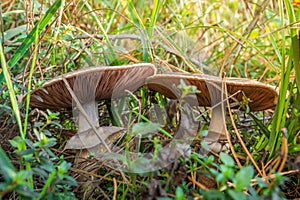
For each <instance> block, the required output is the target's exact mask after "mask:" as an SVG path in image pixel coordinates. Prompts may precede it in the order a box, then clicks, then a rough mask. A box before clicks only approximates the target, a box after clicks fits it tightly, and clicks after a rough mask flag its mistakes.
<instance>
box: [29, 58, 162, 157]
mask: <svg viewBox="0 0 300 200" xmlns="http://www.w3.org/2000/svg"><path fill="white" fill-rule="evenodd" d="M155 72H156V69H155V67H154V65H152V64H148V63H140V64H132V65H124V66H111V67H89V68H85V69H81V70H78V71H74V72H71V73H68V74H64V75H62V76H59V77H57V78H54V79H52V80H50V81H48V82H46V83H45V84H44V85H43V87H42V88H40V89H37V90H34V91H33V92H32V93H31V99H30V106H31V107H35V108H39V109H52V110H58V109H61V108H72V105H73V107H74V106H75V114H76V115H77V116H78V131H77V134H76V135H75V136H73V138H71V139H70V140H69V141H71V142H72V144H70V143H69V144H67V145H66V146H67V148H68V147H70V148H74V149H85V148H92V147H93V146H96V145H98V144H100V143H102V144H103V143H104V145H105V148H106V149H107V150H108V151H110V149H109V147H108V146H107V145H106V144H105V142H104V140H105V139H106V138H108V137H109V135H110V134H112V132H119V131H121V129H114V128H113V129H112V128H111V127H104V128H100V127H99V121H98V109H97V108H98V105H97V101H99V100H109V99H111V98H119V97H122V96H124V95H126V90H128V91H134V90H136V89H137V88H139V87H141V86H142V85H143V84H144V82H145V79H146V78H147V77H149V76H151V75H153V74H155ZM73 110H74V109H73ZM78 110H79V112H78ZM91 129H92V130H91ZM111 130H113V131H111ZM99 132H100V133H99ZM106 132H108V133H107V134H106ZM95 133H96V136H97V137H95V135H94V134H95ZM103 134H104V135H103ZM105 134H106V135H105ZM101 135H102V136H101ZM97 138H98V139H97ZM88 139H89V141H86V142H85V140H88ZM78 140H81V142H82V143H80V142H78V143H75V141H78ZM91 141H92V143H91Z"/></svg>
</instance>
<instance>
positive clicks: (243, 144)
mask: <svg viewBox="0 0 300 200" xmlns="http://www.w3.org/2000/svg"><path fill="white" fill-rule="evenodd" d="M225 92H226V93H227V87H225ZM227 107H228V109H229V116H230V120H231V122H232V126H233V129H234V132H235V134H236V136H237V138H238V140H239V141H240V144H241V145H242V148H243V149H244V151H245V153H246V154H247V156H248V157H249V159H250V160H251V162H252V163H253V165H254V167H255V168H256V170H257V171H258V173H259V174H260V175H261V176H262V172H261V170H260V168H259V167H258V165H257V164H256V162H255V160H254V159H253V157H252V155H251V154H250V152H249V151H248V149H247V147H246V145H245V143H244V141H243V140H242V138H241V136H240V134H239V131H238V129H237V127H236V125H235V122H234V119H233V116H232V113H231V111H230V103H229V101H228V100H227Z"/></svg>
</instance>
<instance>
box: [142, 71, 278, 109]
mask: <svg viewBox="0 0 300 200" xmlns="http://www.w3.org/2000/svg"><path fill="white" fill-rule="evenodd" d="M180 79H182V80H184V81H185V82H186V84H189V85H194V86H197V89H198V90H199V91H200V93H198V94H197V99H198V103H199V106H207V107H210V106H211V99H210V92H211V91H209V90H208V87H207V84H208V83H209V84H210V85H212V84H215V85H218V86H220V85H222V79H221V78H220V77H216V76H210V75H204V74H184V73H172V74H157V75H154V76H151V77H149V78H147V80H146V84H147V86H148V87H149V88H150V89H152V90H155V91H158V92H160V93H161V94H163V95H165V96H166V97H168V98H171V99H178V98H179V96H178V94H175V92H174V89H172V88H174V85H176V86H178V85H179V84H180ZM224 80H225V83H226V86H227V94H228V96H230V95H232V94H235V93H236V92H238V91H240V92H238V93H237V94H236V95H234V98H235V99H237V100H238V101H239V102H241V101H242V100H243V95H245V96H246V97H247V98H248V99H250V102H249V104H248V105H249V108H250V110H251V111H260V110H265V109H268V108H273V107H274V106H275V105H276V104H277V98H278V94H277V92H276V91H275V90H274V89H273V88H272V86H270V85H266V84H264V83H261V82H258V81H255V80H250V79H245V78H225V79H224ZM210 88H211V87H210ZM231 102H232V101H231Z"/></svg>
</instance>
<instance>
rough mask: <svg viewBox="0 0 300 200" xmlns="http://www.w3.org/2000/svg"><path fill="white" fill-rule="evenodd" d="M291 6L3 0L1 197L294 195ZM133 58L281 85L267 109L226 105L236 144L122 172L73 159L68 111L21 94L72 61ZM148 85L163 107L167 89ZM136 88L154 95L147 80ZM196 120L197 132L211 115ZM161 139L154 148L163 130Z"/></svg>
mask: <svg viewBox="0 0 300 200" xmlns="http://www.w3.org/2000/svg"><path fill="white" fill-rule="evenodd" d="M298 4H300V3H299V2H298V1H294V2H290V1H289V0H278V1H275V0H263V1H256V0H253V1H248V0H243V1H238V0H229V1H218V0H206V1H200V0H199V1H198V0H195V1H185V0H153V1H134V0H127V1H125V0H121V1H117V0H111V1H80V0H78V1H75V0H56V1H54V0H49V1H27V0H24V1H18V0H13V1H11V0H2V1H1V10H0V21H1V36H0V38H1V46H0V56H1V69H0V71H1V74H0V92H1V94H0V95H1V97H0V138H1V147H2V148H1V149H3V150H1V151H0V172H1V183H0V197H2V198H3V199H23V198H24V199H62V198H64V199H66V198H67V199H75V198H79V199H97V198H100V199H102V198H106V199H111V198H113V199H127V198H136V199H140V198H148V199H152V198H158V197H159V198H160V199H172V198H176V199H191V198H199V199H201V198H203V199H228V198H231V199H247V198H250V199H262V198H266V199H274V198H297V197H298V198H299V197H300V194H299V172H298V170H299V167H300V154H299V153H298V152H299V150H300V145H299V142H300V140H299V127H300V124H299V116H300V113H299V107H300V99H299V88H300V62H299V58H300V57H299V54H300V53H299V33H298V24H299V19H300V10H299V8H298ZM138 62H151V63H154V64H155V65H156V67H157V68H158V73H163V72H174V71H186V72H191V73H196V72H197V73H207V74H212V75H216V76H219V75H222V74H223V72H226V76H227V77H243V78H251V79H255V80H258V81H261V82H264V83H267V84H270V85H273V86H274V87H276V88H277V90H278V91H279V99H278V104H277V107H276V109H274V110H268V111H264V112H256V113H251V112H247V113H246V114H241V112H240V111H239V110H237V111H231V112H232V113H233V117H232V119H231V121H230V122H229V123H228V127H227V128H228V130H229V132H230V133H232V134H231V140H232V141H231V143H232V144H233V149H234V150H235V154H232V153H229V154H225V153H221V154H220V155H211V156H202V155H200V154H199V153H198V152H199V151H198V150H199V143H200V142H199V140H195V142H194V143H193V144H192V145H191V154H190V156H189V158H185V159H184V158H181V159H179V160H178V161H176V162H175V163H174V164H173V165H172V166H170V167H169V168H167V169H162V170H160V171H158V172H155V173H151V174H148V175H147V176H145V175H144V176H142V175H137V174H126V179H127V180H124V179H123V177H122V176H121V175H120V174H119V172H118V171H114V170H111V169H109V168H108V167H107V166H103V165H101V163H98V162H97V161H95V160H94V159H93V158H89V159H87V160H86V161H85V162H83V163H80V164H78V165H72V166H71V163H73V162H74V153H73V154H72V152H64V151H62V150H63V146H64V144H65V141H66V140H67V138H69V137H70V135H72V134H74V133H75V132H76V131H75V127H74V123H73V122H72V120H71V117H70V112H69V111H60V112H55V111H50V110H47V111H41V110H33V109H30V108H29V104H28V103H29V98H30V97H29V96H28V98H27V100H26V102H22V101H21V98H22V96H23V95H24V94H26V93H28V91H31V90H33V89H34V88H39V87H40V86H42V84H43V83H44V82H45V81H46V80H49V79H51V78H53V77H56V76H58V75H61V74H64V73H67V72H70V71H74V70H76V69H80V68H84V67H88V66H100V65H102V66H103V65H107V66H114V65H123V64H127V63H138ZM153 95H154V99H155V101H157V102H158V103H159V105H160V106H161V107H164V106H165V103H166V101H165V98H163V97H162V96H161V95H159V94H153ZM137 96H138V97H139V98H140V99H142V100H141V101H142V102H148V103H151V101H150V100H151V98H150V97H149V96H147V95H145V89H142V90H141V91H139V92H138V93H137ZM149 99H150V100H149ZM148 100H149V101H148ZM101 104H103V105H105V102H102V103H101ZM146 104H147V103H146ZM145 110H146V107H145ZM100 115H101V121H100V123H101V124H108V125H109V124H111V123H113V122H112V120H113V119H111V118H110V115H109V110H107V109H102V110H100ZM202 120H203V121H204V122H205V123H203V126H202V128H201V131H202V132H205V131H206V130H207V126H208V125H209V115H207V116H206V115H205V116H203V119H202ZM235 126H236V127H237V128H235ZM201 131H200V132H201ZM160 139H161V140H159V141H158V140H155V139H153V140H152V141H151V145H150V146H151V147H152V148H156V147H157V145H159V144H160V143H162V141H163V139H165V138H163V137H160ZM232 144H231V145H232ZM243 144H245V147H246V148H243ZM231 156H232V157H231ZM82 177H83V178H82Z"/></svg>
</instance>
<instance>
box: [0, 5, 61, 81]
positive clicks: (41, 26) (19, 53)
mask: <svg viewBox="0 0 300 200" xmlns="http://www.w3.org/2000/svg"><path fill="white" fill-rule="evenodd" d="M61 2H62V1H61V0H57V1H55V3H54V4H53V5H52V6H51V7H50V8H49V9H48V10H47V12H46V14H45V15H44V16H43V17H42V19H41V20H40V21H39V26H37V25H35V27H34V28H33V29H32V30H31V32H30V33H29V34H28V36H27V37H26V39H25V40H24V41H23V42H22V44H21V46H19V48H18V49H17V50H16V52H15V53H14V54H13V56H12V57H11V59H10V60H9V61H8V67H9V68H12V67H13V66H14V65H15V64H16V63H17V62H18V61H19V60H20V59H21V58H22V57H23V56H24V54H25V53H26V52H27V50H28V48H29V47H30V46H31V44H32V43H33V42H34V38H35V34H36V32H37V33H38V35H40V33H41V32H42V30H44V28H45V27H46V26H47V24H49V23H50V22H51V19H52V17H53V16H54V15H55V13H56V11H57V10H58V8H59V7H60V6H61ZM3 76H4V75H3V73H1V74H0V82H1V81H2V80H3Z"/></svg>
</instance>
